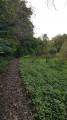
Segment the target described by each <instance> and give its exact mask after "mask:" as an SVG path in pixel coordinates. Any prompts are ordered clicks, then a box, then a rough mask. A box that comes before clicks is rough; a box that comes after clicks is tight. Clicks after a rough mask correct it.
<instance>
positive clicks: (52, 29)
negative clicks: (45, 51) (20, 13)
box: [27, 0, 67, 39]
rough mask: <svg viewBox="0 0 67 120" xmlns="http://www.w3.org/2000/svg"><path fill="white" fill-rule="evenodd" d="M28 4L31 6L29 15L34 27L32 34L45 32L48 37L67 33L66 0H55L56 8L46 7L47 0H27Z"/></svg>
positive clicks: (36, 34) (40, 34)
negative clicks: (31, 10)
mask: <svg viewBox="0 0 67 120" xmlns="http://www.w3.org/2000/svg"><path fill="white" fill-rule="evenodd" d="M27 1H28V3H27V5H28V6H31V7H32V8H33V11H34V14H33V15H32V17H31V21H32V22H33V25H34V26H35V27H34V36H35V37H39V36H42V34H45V33H46V34H47V36H48V37H49V39H51V38H52V37H54V36H56V35H58V34H64V33H67V0H55V5H56V9H57V10H55V9H54V7H53V6H51V3H50V5H49V7H47V2H46V1H47V0H27ZM50 1H52V0H50Z"/></svg>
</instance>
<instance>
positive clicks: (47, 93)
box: [19, 57, 67, 120]
mask: <svg viewBox="0 0 67 120" xmlns="http://www.w3.org/2000/svg"><path fill="white" fill-rule="evenodd" d="M50 61H51V62H50ZM50 61H49V62H48V63H46V60H45V59H41V58H32V57H24V58H21V59H20V61H19V67H20V72H21V77H22V80H23V82H24V84H25V86H26V91H27V95H29V96H30V97H31V102H32V104H33V110H34V116H35V118H36V119H37V120H66V118H67V111H66V110H67V107H66V106H67V101H66V99H67V64H64V65H60V68H61V67H62V66H63V69H61V70H60V69H59V66H58V64H60V63H55V62H52V60H50ZM55 67H57V68H55Z"/></svg>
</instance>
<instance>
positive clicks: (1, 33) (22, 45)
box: [0, 0, 67, 59]
mask: <svg viewBox="0 0 67 120" xmlns="http://www.w3.org/2000/svg"><path fill="white" fill-rule="evenodd" d="M31 15H32V10H31V8H28V7H27V6H26V2H25V1H24V0H22V1H21V0H0V56H4V57H6V56H11V57H12V56H14V57H21V56H23V55H29V54H35V55H37V56H40V55H44V56H45V57H46V59H48V58H49V57H50V56H51V57H53V56H54V55H55V54H56V53H60V54H61V56H63V53H64V54H65V55H64V56H65V59H67V57H66V56H67V35H66V34H63V35H57V36H55V37H53V38H52V40H49V38H48V36H47V34H44V35H43V36H42V37H41V38H34V37H33V27H34V26H33V24H32V22H31V21H30V17H31Z"/></svg>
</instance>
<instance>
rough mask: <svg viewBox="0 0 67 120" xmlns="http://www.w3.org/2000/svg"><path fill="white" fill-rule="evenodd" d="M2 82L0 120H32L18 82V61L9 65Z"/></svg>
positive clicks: (19, 81)
mask: <svg viewBox="0 0 67 120" xmlns="http://www.w3.org/2000/svg"><path fill="white" fill-rule="evenodd" d="M2 80H3V83H4V86H3V99H4V103H3V107H4V112H3V113H4V114H3V117H4V118H2V119H0V120H34V119H33V115H32V112H31V110H30V107H29V105H28V101H27V99H26V97H25V90H24V87H23V85H22V83H21V80H20V76H19V70H18V59H16V60H15V61H13V62H12V63H11V64H10V65H9V67H8V69H7V71H6V73H5V75H4V77H3V79H2Z"/></svg>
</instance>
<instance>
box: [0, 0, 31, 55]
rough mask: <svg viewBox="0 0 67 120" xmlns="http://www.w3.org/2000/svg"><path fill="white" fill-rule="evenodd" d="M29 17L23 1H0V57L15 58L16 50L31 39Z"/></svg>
mask: <svg viewBox="0 0 67 120" xmlns="http://www.w3.org/2000/svg"><path fill="white" fill-rule="evenodd" d="M31 15H32V11H31V8H27V7H26V3H25V1H24V0H22V1H21V0H0V55H1V54H2V55H4V56H6V55H11V56H12V55H15V56H17V52H18V48H19V47H20V46H23V43H24V41H26V40H29V39H31V38H32V37H33V25H32V23H31V21H30V16H31Z"/></svg>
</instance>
